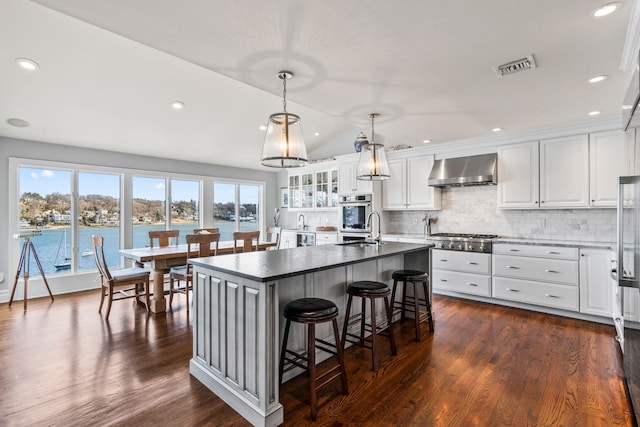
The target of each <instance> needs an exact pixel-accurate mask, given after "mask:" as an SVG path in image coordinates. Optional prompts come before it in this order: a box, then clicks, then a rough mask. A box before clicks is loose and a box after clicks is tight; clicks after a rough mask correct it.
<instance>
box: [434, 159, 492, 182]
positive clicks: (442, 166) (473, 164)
mask: <svg viewBox="0 0 640 427" xmlns="http://www.w3.org/2000/svg"><path fill="white" fill-rule="evenodd" d="M497 167H498V155H497V154H495V153H492V154H482V155H479V156H468V157H456V158H453V159H439V160H436V161H435V163H434V164H433V168H432V169H431V174H430V175H429V185H430V186H432V187H462V186H468V185H496V184H497V183H498V171H497Z"/></svg>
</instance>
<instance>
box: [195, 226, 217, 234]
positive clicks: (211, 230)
mask: <svg viewBox="0 0 640 427" xmlns="http://www.w3.org/2000/svg"><path fill="white" fill-rule="evenodd" d="M201 233H202V234H207V233H220V229H219V228H218V227H211V228H194V229H193V234H201Z"/></svg>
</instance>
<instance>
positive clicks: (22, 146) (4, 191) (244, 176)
mask: <svg viewBox="0 0 640 427" xmlns="http://www.w3.org/2000/svg"><path fill="white" fill-rule="evenodd" d="M187 149H188V148H187ZM10 157H20V158H26V159H36V160H48V161H54V162H55V161H59V162H65V163H78V164H84V165H96V166H109V167H120V168H126V169H136V170H149V171H159V172H167V173H169V174H171V173H175V174H189V175H203V176H211V177H217V178H232V179H239V180H254V181H264V182H265V195H264V198H265V205H266V206H265V215H267V217H266V219H265V225H270V224H271V222H272V220H270V217H271V216H272V215H271V213H272V212H273V210H274V208H275V207H276V202H277V200H278V194H279V186H278V177H277V175H278V174H277V173H275V172H271V171H259V170H250V169H239V168H233V167H228V166H223V165H213V164H207V163H195V162H185V161H176V160H169V159H161V158H156V157H146V156H137V155H129V154H122V153H116V152H112V151H103V150H92V149H85V148H78V147H71V146H66V145H57V144H47V143H42V142H35V141H26V140H18V139H11V138H3V137H0V164H1V165H2V167H1V168H0V170H1V171H2V173H0V200H1V201H2V203H1V205H2V207H0V242H3V243H4V244H2V245H0V273H3V274H4V281H3V282H2V283H0V302H2V301H8V300H9V295H8V293H9V291H10V290H11V287H12V285H13V280H14V278H15V273H16V272H15V270H14V268H15V267H12V266H15V265H16V264H17V261H18V260H13V261H12V260H10V259H9V253H10V247H11V245H17V244H18V243H17V242H16V241H15V240H14V239H12V238H11V236H12V235H13V234H15V233H17V230H10V229H9V225H8V224H9V218H10V214H11V213H10V212H9V207H8V205H9V203H8V200H9V198H10V197H14V195H10V194H9V176H10V174H12V173H15V171H11V170H9V158H10ZM18 252H19V251H17V252H16V253H18ZM76 276H78V277H77V278H74V277H72V276H66V277H67V278H66V279H65V278H61V279H62V280H59V279H58V278H57V277H56V278H55V279H56V280H53V278H47V279H48V282H49V285H50V286H51V288H52V292H53V294H54V295H55V294H56V293H60V292H64V290H65V289H70V288H69V287H68V285H67V284H66V283H65V284H64V285H62V284H56V283H55V282H61V281H66V282H73V281H74V280H76V281H78V280H84V281H85V282H87V279H86V278H84V279H82V278H81V276H82V275H76ZM39 282H41V281H40V280H38V279H35V278H34V280H30V281H29V296H30V297H31V296H37V295H46V290H45V288H44V285H43V284H42V283H39ZM32 284H33V287H32ZM75 286H76V287H77V286H80V287H81V286H83V285H82V284H80V283H76V284H75ZM98 286H99V285H98ZM87 287H97V286H96V284H95V283H92V282H87V284H86V285H85V288H87ZM21 288H22V286H18V294H20V295H21Z"/></svg>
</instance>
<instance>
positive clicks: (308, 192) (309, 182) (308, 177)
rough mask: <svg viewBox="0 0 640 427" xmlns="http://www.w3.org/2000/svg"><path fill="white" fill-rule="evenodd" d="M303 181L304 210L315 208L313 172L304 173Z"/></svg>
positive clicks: (301, 178) (301, 177)
mask: <svg viewBox="0 0 640 427" xmlns="http://www.w3.org/2000/svg"><path fill="white" fill-rule="evenodd" d="M300 180H301V181H302V209H311V208H313V172H309V173H303V174H302V175H301V176H300Z"/></svg>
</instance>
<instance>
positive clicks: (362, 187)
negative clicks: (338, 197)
mask: <svg viewBox="0 0 640 427" xmlns="http://www.w3.org/2000/svg"><path fill="white" fill-rule="evenodd" d="M357 166H358V163H357V162H348V163H342V164H340V165H339V166H338V192H339V193H340V194H371V193H373V182H371V181H362V180H359V179H356V171H357Z"/></svg>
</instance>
